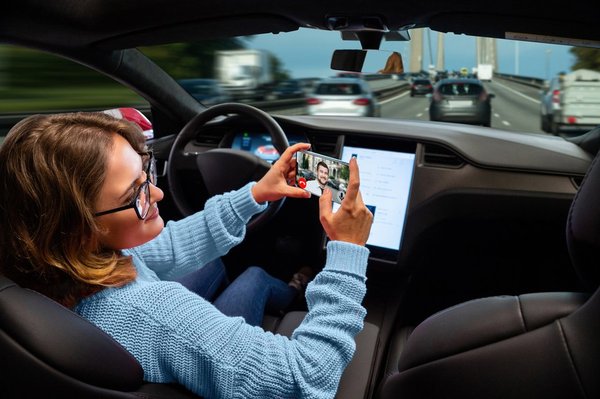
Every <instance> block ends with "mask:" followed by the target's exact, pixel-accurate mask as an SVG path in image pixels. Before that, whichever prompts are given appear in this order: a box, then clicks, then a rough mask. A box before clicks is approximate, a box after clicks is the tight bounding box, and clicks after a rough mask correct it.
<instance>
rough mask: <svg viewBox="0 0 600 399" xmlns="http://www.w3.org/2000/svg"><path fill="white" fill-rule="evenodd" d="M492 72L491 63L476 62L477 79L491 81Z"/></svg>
mask: <svg viewBox="0 0 600 399" xmlns="http://www.w3.org/2000/svg"><path fill="white" fill-rule="evenodd" d="M493 74H494V67H493V66H492V64H478V65H477V79H479V80H481V81H482V82H491V81H492V76H493Z"/></svg>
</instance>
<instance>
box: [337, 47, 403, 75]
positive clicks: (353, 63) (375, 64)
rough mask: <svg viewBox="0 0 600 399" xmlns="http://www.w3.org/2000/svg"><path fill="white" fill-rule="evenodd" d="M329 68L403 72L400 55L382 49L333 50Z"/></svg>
mask: <svg viewBox="0 0 600 399" xmlns="http://www.w3.org/2000/svg"><path fill="white" fill-rule="evenodd" d="M331 69H334V70H337V71H348V72H363V73H372V74H376V73H380V74H401V73H404V64H403V62H402V55H401V54H400V53H398V52H396V51H384V50H335V51H334V52H333V56H332V57H331Z"/></svg>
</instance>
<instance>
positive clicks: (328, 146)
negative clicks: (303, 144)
mask: <svg viewBox="0 0 600 399" xmlns="http://www.w3.org/2000/svg"><path fill="white" fill-rule="evenodd" d="M308 140H309V142H310V144H311V151H314V152H318V153H319V154H323V155H329V156H336V153H335V151H336V147H337V141H338V136H336V135H332V134H323V133H320V132H314V133H309V134H308Z"/></svg>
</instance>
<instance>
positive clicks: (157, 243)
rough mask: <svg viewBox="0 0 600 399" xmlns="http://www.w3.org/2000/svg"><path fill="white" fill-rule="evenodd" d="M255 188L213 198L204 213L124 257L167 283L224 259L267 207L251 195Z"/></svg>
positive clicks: (175, 224) (167, 228)
mask: <svg viewBox="0 0 600 399" xmlns="http://www.w3.org/2000/svg"><path fill="white" fill-rule="evenodd" d="M254 184H255V183H254V182H252V183H248V184H247V185H245V186H244V187H242V188H241V189H239V190H237V191H231V192H229V193H226V194H222V195H216V196H214V197H212V198H210V199H209V200H208V201H207V202H206V205H205V206H204V210H203V211H201V212H197V213H195V214H193V215H190V216H188V217H186V218H184V219H181V220H179V221H170V222H168V223H167V225H166V226H165V228H164V229H163V231H162V232H161V233H160V234H159V235H158V237H156V238H155V239H154V240H152V241H150V242H148V243H146V244H144V245H141V246H139V247H136V248H133V249H129V250H127V251H125V253H126V254H134V255H135V256H137V257H139V258H141V259H142V260H143V261H144V263H145V264H146V265H147V266H148V267H149V268H150V269H152V270H153V271H154V272H155V273H156V274H157V275H158V277H159V278H161V279H165V280H172V279H174V278H176V277H178V276H181V275H184V274H186V273H188V272H191V271H193V270H196V269H198V268H199V267H201V266H202V265H205V264H206V263H207V262H209V261H211V260H213V259H215V258H217V257H219V256H222V255H225V254H226V253H227V252H228V251H229V250H230V249H231V248H232V247H234V246H235V245H237V244H239V243H240V242H241V241H242V240H243V239H244V235H245V233H246V223H248V221H249V220H250V218H251V217H252V216H253V215H254V214H256V213H258V212H260V211H262V210H264V209H265V207H266V205H265V204H258V203H257V202H256V201H255V200H254V197H253V196H252V192H251V189H252V186H253V185H254Z"/></svg>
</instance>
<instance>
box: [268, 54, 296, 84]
mask: <svg viewBox="0 0 600 399" xmlns="http://www.w3.org/2000/svg"><path fill="white" fill-rule="evenodd" d="M269 60H270V62H271V71H273V80H274V81H275V82H276V83H278V82H281V81H284V80H288V79H290V78H291V75H290V72H289V71H288V70H286V69H283V64H282V63H281V60H279V58H277V57H276V56H275V55H273V54H270V57H269Z"/></svg>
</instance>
